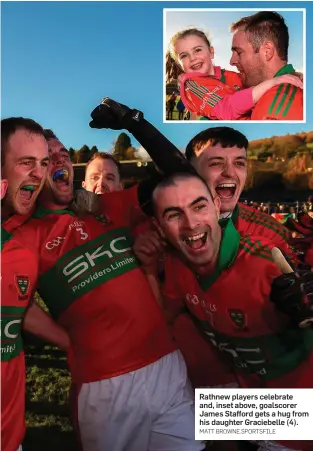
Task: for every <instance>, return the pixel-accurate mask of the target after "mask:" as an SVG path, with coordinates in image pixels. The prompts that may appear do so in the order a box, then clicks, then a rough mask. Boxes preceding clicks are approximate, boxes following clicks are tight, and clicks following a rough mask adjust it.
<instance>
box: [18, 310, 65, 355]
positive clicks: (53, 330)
mask: <svg viewBox="0 0 313 451" xmlns="http://www.w3.org/2000/svg"><path fill="white" fill-rule="evenodd" d="M23 327H24V329H25V330H26V331H27V332H30V333H32V334H34V335H37V336H38V337H40V338H42V339H44V340H46V341H48V342H50V343H53V344H55V345H56V346H58V347H59V348H60V349H63V350H67V349H68V348H69V346H70V339H69V336H68V334H67V333H66V332H65V330H64V329H63V328H62V327H61V326H60V325H59V324H57V323H56V322H55V321H54V320H53V319H52V317H51V316H50V315H49V314H48V313H46V312H45V311H43V310H42V308H41V307H39V305H38V304H36V303H35V302H34V303H33V304H32V305H31V306H30V307H29V309H28V310H27V312H26V315H25V318H24V323H23Z"/></svg>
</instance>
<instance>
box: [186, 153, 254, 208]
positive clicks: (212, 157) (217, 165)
mask: <svg viewBox="0 0 313 451" xmlns="http://www.w3.org/2000/svg"><path fill="white" fill-rule="evenodd" d="M197 155H198V156H197V157H193V158H192V161H191V163H192V165H193V166H194V167H195V169H196V170H197V172H198V173H199V174H200V175H201V176H202V177H203V178H204V179H205V181H206V182H207V184H208V186H209V188H210V190H211V192H212V193H213V195H214V193H216V194H217V195H218V197H219V198H220V200H221V213H226V212H230V211H233V210H234V208H235V206H236V204H237V202H238V199H239V196H240V194H241V193H242V190H243V188H244V186H245V183H246V178H247V157H246V150H245V149H243V148H242V149H239V148H238V147H236V146H235V147H225V148H223V147H222V146H221V145H220V144H217V145H216V146H214V147H210V145H207V146H206V145H204V146H203V147H202V149H199V151H197Z"/></svg>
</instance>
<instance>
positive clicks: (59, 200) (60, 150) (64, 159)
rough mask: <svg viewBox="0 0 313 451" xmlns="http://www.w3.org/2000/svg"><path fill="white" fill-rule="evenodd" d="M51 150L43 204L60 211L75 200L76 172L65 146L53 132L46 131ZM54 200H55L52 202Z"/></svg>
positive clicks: (42, 199) (42, 197)
mask: <svg viewBox="0 0 313 451" xmlns="http://www.w3.org/2000/svg"><path fill="white" fill-rule="evenodd" d="M44 133H45V138H46V140H47V143H48V148H49V157H50V162H49V167H48V174H47V181H46V186H45V189H44V191H43V193H42V195H41V203H45V206H46V207H47V208H51V209H52V210H54V209H59V208H64V206H65V205H66V206H67V205H68V204H69V203H71V201H72V199H73V183H74V170H73V165H72V163H71V159H70V155H69V152H68V150H67V149H66V148H65V146H64V145H63V144H62V143H61V141H59V139H58V138H57V137H56V136H55V134H54V133H53V132H52V131H51V130H48V129H46V130H44ZM52 199H53V200H52Z"/></svg>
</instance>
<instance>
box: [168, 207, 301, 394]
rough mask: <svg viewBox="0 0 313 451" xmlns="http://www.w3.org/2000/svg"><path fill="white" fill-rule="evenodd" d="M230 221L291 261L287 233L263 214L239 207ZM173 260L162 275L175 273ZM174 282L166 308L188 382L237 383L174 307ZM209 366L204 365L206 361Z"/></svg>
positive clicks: (188, 319)
mask: <svg viewBox="0 0 313 451" xmlns="http://www.w3.org/2000/svg"><path fill="white" fill-rule="evenodd" d="M228 221H229V219H222V220H221V221H220V224H221V226H222V228H223V227H225V226H226V224H227V223H228ZM232 221H233V222H234V224H235V227H236V229H237V230H238V232H239V234H240V235H241V236H242V237H249V236H254V235H257V236H261V237H263V238H265V239H267V240H269V241H270V242H271V243H272V244H273V246H276V247H279V248H280V249H281V250H282V251H283V252H284V253H286V254H287V255H289V256H291V257H292V258H293V257H294V256H293V254H292V253H291V250H290V248H289V246H288V244H287V240H289V237H290V232H289V230H288V229H287V228H286V227H285V226H283V225H282V224H280V223H279V222H278V221H276V220H275V219H274V218H272V217H271V216H269V215H267V214H266V213H262V212H259V211H257V210H255V209H253V208H251V207H248V206H245V205H244V204H240V203H239V204H238V205H237V206H236V208H235V210H234V213H233V215H232ZM176 264H177V263H176V260H175V259H174V260H173V258H172V256H171V255H169V256H168V258H167V259H166V267H165V274H166V276H168V274H172V272H173V271H174V270H175V265H176ZM173 283H175V279H173V280H172V279H171V277H167V280H166V284H167V285H166V286H167V293H166V308H167V311H168V315H169V317H171V328H172V332H173V336H174V338H175V340H176V342H177V345H178V347H179V349H180V350H181V352H182V353H183V355H184V357H185V361H186V364H187V368H188V372H189V377H190V380H191V382H192V384H193V386H194V387H202V386H213V385H217V384H218V385H220V384H221V385H226V384H230V383H233V382H235V381H236V379H235V376H234V374H233V371H232V370H231V369H230V367H229V365H227V364H226V362H223V361H221V358H220V356H218V358H216V353H215V352H213V351H212V347H211V346H210V345H209V344H208V342H207V340H206V339H205V338H204V337H203V336H202V334H200V332H199V330H198V328H197V327H196V325H195V323H194V321H193V319H192V317H191V316H190V315H189V314H188V313H186V312H185V311H183V312H182V304H181V303H178V305H177V304H176V301H177V300H175V294H174V298H173V296H171V294H170V293H171V292H174V293H175V289H174V290H173V288H171V286H170V285H172V284H173ZM174 288H175V285H174ZM204 356H205V357H204ZM209 360H210V361H211V364H210V365H207V362H208V361H209Z"/></svg>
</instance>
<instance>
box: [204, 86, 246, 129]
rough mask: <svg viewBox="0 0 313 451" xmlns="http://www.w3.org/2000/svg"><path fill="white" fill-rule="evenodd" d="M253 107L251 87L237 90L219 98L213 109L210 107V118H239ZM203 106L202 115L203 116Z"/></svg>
mask: <svg viewBox="0 0 313 451" xmlns="http://www.w3.org/2000/svg"><path fill="white" fill-rule="evenodd" d="M253 107H254V101H253V97H252V88H247V89H243V90H242V91H237V92H235V93H234V94H230V95H228V96H226V97H224V98H223V99H221V100H220V101H219V102H218V103H217V104H216V105H215V106H214V108H213V109H210V119H221V120H224V121H225V120H235V119H240V118H241V116H244V115H245V114H246V113H248V112H249V111H250V110H252V108H253ZM205 110H206V108H204V111H203V113H204V116H205Z"/></svg>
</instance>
